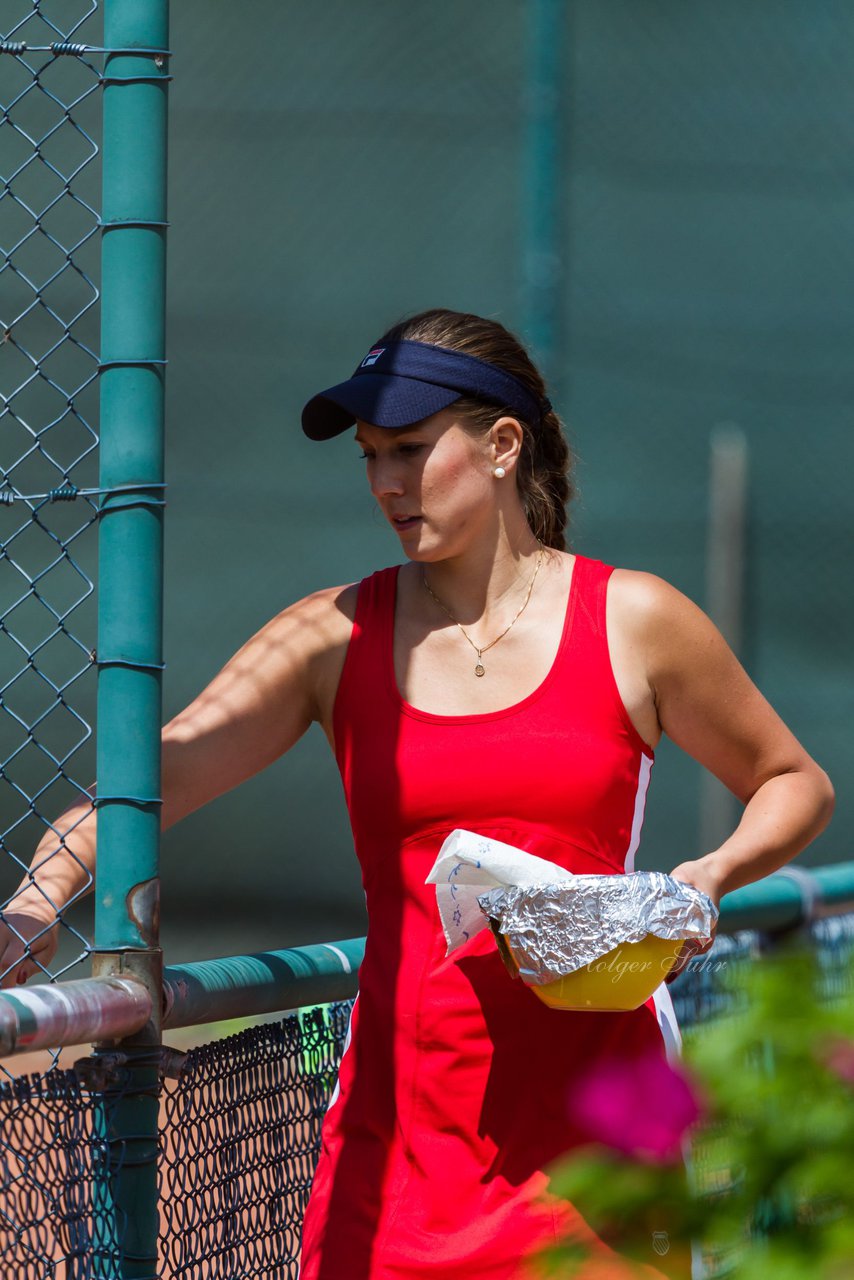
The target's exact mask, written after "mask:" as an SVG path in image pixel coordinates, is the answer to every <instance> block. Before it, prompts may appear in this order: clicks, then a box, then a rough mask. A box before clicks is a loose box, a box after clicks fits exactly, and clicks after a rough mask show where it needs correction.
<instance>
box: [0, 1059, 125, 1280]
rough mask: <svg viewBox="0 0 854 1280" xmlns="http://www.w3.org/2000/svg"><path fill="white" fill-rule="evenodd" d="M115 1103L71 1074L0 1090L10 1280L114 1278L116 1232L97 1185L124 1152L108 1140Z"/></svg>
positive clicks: (1, 1203) (4, 1243) (0, 1225)
mask: <svg viewBox="0 0 854 1280" xmlns="http://www.w3.org/2000/svg"><path fill="white" fill-rule="evenodd" d="M112 1102H113V1099H105V1098H103V1097H102V1096H100V1095H94V1094H92V1093H90V1092H88V1091H87V1090H86V1089H85V1088H84V1086H83V1085H82V1084H81V1083H80V1081H79V1080H78V1078H77V1075H76V1074H75V1073H74V1071H49V1072H47V1073H46V1074H44V1075H42V1076H20V1077H18V1078H17V1079H15V1080H14V1081H12V1082H4V1083H2V1084H0V1119H2V1123H1V1124H0V1251H2V1257H3V1263H4V1267H5V1274H6V1275H8V1276H14V1277H15V1280H48V1277H50V1280H103V1278H104V1277H105V1276H108V1275H117V1274H119V1272H118V1267H119V1265H120V1242H121V1230H120V1224H118V1223H117V1221H116V1218H115V1215H114V1214H113V1213H112V1212H111V1210H110V1209H109V1208H108V1207H107V1204H106V1202H105V1200H104V1198H103V1197H99V1196H98V1194H97V1191H96V1186H97V1184H98V1182H99V1181H103V1179H104V1177H105V1175H106V1173H107V1170H109V1169H110V1162H111V1160H112V1162H113V1165H112V1172H113V1174H114V1175H115V1174H116V1173H117V1172H118V1171H119V1168H120V1165H121V1161H122V1158H123V1154H124V1153H123V1151H122V1150H118V1149H116V1148H115V1146H114V1147H113V1148H112V1149H111V1147H110V1144H109V1141H108V1139H107V1133H108V1130H109V1114H110V1108H111V1105H112Z"/></svg>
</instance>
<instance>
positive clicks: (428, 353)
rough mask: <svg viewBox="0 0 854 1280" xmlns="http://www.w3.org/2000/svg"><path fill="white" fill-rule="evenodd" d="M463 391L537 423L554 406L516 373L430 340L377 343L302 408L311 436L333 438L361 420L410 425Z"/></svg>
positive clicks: (374, 423) (313, 437) (380, 425)
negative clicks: (349, 371)
mask: <svg viewBox="0 0 854 1280" xmlns="http://www.w3.org/2000/svg"><path fill="white" fill-rule="evenodd" d="M460 396H473V397H474V398H475V399H476V400H484V401H485V402H486V403H487V404H495V405H497V406H499V407H500V408H502V409H512V410H514V411H515V412H516V413H518V415H519V417H520V418H523V419H524V421H525V422H528V423H531V424H535V423H537V422H539V421H540V418H541V417H542V416H543V414H544V413H545V412H547V410H548V409H549V408H550V407H551V406H550V405H549V402H548V401H547V400H544V401H539V400H538V399H537V397H536V396H535V395H533V393H532V392H531V391H529V390H528V388H527V387H526V386H525V385H524V383H522V382H520V381H519V379H518V378H514V377H513V375H512V374H510V373H505V372H504V371H503V370H502V369H498V368H496V366H495V365H494V364H488V363H487V362H486V361H485V360H478V359H477V357H476V356H469V355H465V354H464V353H463V352H462V351H451V350H449V349H448V348H447V347H434V346H431V345H430V343H428V342H389V343H387V344H386V346H384V347H382V346H377V347H374V348H373V349H372V350H371V351H369V352H368V354H367V355H366V356H365V358H364V360H362V362H361V364H360V365H359V367H358V368H357V369H356V371H355V373H354V374H353V376H352V377H351V378H348V379H347V381H346V382H339V383H338V384H337V386H334V387H329V389H328V390H327V391H321V392H319V393H318V394H317V395H316V396H312V398H311V400H309V402H308V404H307V405H306V406H305V408H304V409H303V411H302V429H303V431H304V432H305V434H306V435H307V436H308V437H309V438H310V439H311V440H329V439H331V438H332V436H337V435H340V433H341V432H342V431H346V430H347V428H348V427H352V426H353V424H354V423H355V421H356V420H357V419H359V420H360V421H361V422H370V423H372V424H373V425H374V426H377V427H410V426H412V424H413V423H414V422H421V420H422V419H423V418H429V417H430V416H431V415H432V414H434V413H438V412H439V411H440V410H441V409H447V408H448V406H449V405H452V404H453V403H454V401H455V400H459V398H460Z"/></svg>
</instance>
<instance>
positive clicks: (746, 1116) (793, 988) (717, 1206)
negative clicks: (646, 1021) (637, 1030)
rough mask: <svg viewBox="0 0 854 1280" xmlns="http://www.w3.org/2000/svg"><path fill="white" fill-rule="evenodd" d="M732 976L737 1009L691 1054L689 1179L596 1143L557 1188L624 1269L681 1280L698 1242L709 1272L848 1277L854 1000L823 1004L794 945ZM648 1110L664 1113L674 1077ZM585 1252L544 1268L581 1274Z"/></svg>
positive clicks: (571, 1249) (567, 1248)
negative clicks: (693, 1105) (695, 1105)
mask: <svg viewBox="0 0 854 1280" xmlns="http://www.w3.org/2000/svg"><path fill="white" fill-rule="evenodd" d="M737 969H738V972H737V974H736V975H735V976H733V977H730V978H729V979H728V984H729V990H730V994H731V996H732V1001H733V1004H732V1010H731V1011H730V1012H728V1013H727V1014H726V1015H724V1016H722V1017H720V1018H718V1019H716V1020H714V1021H713V1022H710V1023H708V1024H706V1025H704V1026H701V1027H698V1028H696V1029H694V1030H693V1031H692V1032H691V1034H690V1036H689V1038H688V1039H687V1040H686V1042H685V1046H684V1061H685V1074H686V1075H687V1077H688V1079H689V1081H690V1082H691V1084H692V1087H693V1089H694V1091H695V1095H696V1096H697V1098H698V1101H699V1103H700V1106H701V1109H702V1118H701V1120H700V1121H699V1122H698V1124H697V1125H696V1126H695V1127H694V1129H693V1131H692V1133H691V1134H690V1137H689V1136H688V1135H686V1144H687V1143H690V1148H691V1158H690V1161H689V1165H688V1174H687V1177H686V1174H685V1166H684V1165H683V1164H682V1163H681V1162H678V1161H677V1162H676V1163H670V1164H661V1163H654V1162H652V1161H650V1160H649V1159H647V1160H644V1159H643V1158H642V1156H641V1153H638V1154H636V1155H635V1157H634V1158H631V1157H630V1156H627V1155H626V1154H624V1153H622V1152H618V1151H616V1150H615V1149H613V1148H606V1147H604V1146H602V1145H595V1144H594V1145H590V1146H587V1147H584V1148H581V1149H579V1150H577V1151H576V1152H575V1153H574V1154H573V1155H572V1156H571V1157H570V1158H569V1159H568V1160H567V1161H566V1162H565V1163H564V1164H563V1165H561V1166H559V1167H558V1168H556V1170H555V1171H554V1175H553V1179H552V1184H551V1190H552V1191H554V1192H556V1193H557V1194H559V1195H561V1196H563V1197H566V1198H567V1199H568V1200H570V1201H571V1202H572V1203H573V1204H574V1205H576V1206H577V1207H578V1208H580V1210H581V1212H582V1213H583V1215H584V1217H585V1218H586V1219H587V1221H588V1222H589V1223H590V1225H591V1226H592V1227H593V1229H594V1230H595V1231H596V1233H597V1234H598V1235H599V1236H600V1237H601V1238H604V1239H606V1240H607V1241H608V1243H609V1244H611V1246H612V1247H613V1248H614V1249H616V1250H617V1251H618V1252H619V1253H620V1254H621V1255H622V1256H623V1257H625V1258H626V1259H627V1266H628V1268H629V1269H628V1271H627V1275H628V1274H632V1273H633V1266H632V1264H634V1265H640V1264H646V1265H647V1266H649V1265H654V1266H657V1267H658V1268H659V1269H660V1270H661V1272H662V1273H663V1274H666V1275H673V1276H674V1277H676V1276H680V1277H681V1276H683V1275H684V1276H687V1275H688V1271H687V1270H684V1269H680V1268H685V1267H686V1265H687V1264H686V1258H687V1256H688V1254H689V1252H690V1242H691V1241H692V1240H693V1241H694V1242H695V1244H698V1245H699V1246H700V1248H701V1250H702V1255H703V1259H704V1267H705V1270H704V1272H703V1274H704V1275H705V1276H706V1277H709V1278H711V1277H717V1276H721V1277H723V1276H726V1277H728V1280H755V1278H756V1277H757V1276H767V1275H771V1274H773V1275H774V1276H775V1277H776V1280H800V1278H801V1277H803V1276H804V1275H809V1276H810V1277H812V1278H813V1280H843V1277H849V1276H850V1275H851V1274H852V1266H854V1213H853V1212H852V1210H854V1181H852V1179H851V1153H852V1150H854V1002H852V999H851V996H850V993H849V994H848V995H846V997H845V998H844V999H842V1000H840V999H836V1000H834V1001H830V1000H828V999H827V989H826V988H827V983H826V981H825V975H824V974H823V972H822V969H821V967H820V965H819V964H818V962H817V961H816V958H815V954H814V953H813V952H811V951H808V950H806V949H805V948H804V947H803V946H802V945H800V944H799V943H789V944H787V945H786V946H785V947H784V948H782V949H781V950H779V951H778V952H775V953H774V954H773V955H772V956H769V957H767V958H766V959H764V960H763V962H762V963H759V964H755V965H751V966H737ZM677 1073H678V1074H680V1075H681V1074H682V1073H681V1072H677ZM648 1105H649V1107H650V1108H659V1107H660V1108H663V1109H664V1110H665V1111H666V1109H667V1107H668V1090H667V1082H666V1080H664V1079H662V1083H661V1088H660V1090H659V1096H657V1097H650V1098H649V1099H648ZM654 1231H656V1232H657V1234H658V1237H659V1238H658V1248H656V1247H655V1243H654V1241H653V1232H654ZM656 1254H659V1255H660V1256H658V1257H657V1256H656ZM586 1258H587V1253H586V1251H585V1249H584V1248H583V1247H580V1246H573V1245H572V1244H570V1243H566V1244H565V1245H563V1246H561V1247H560V1248H557V1249H555V1250H553V1251H552V1252H551V1253H550V1254H549V1255H548V1256H547V1257H546V1258H545V1259H544V1265H545V1266H546V1274H548V1275H560V1276H561V1277H567V1276H572V1275H576V1274H580V1270H581V1268H582V1267H583V1266H584V1263H585V1259H586ZM628 1260H631V1262H629V1261H628ZM674 1267H675V1269H673V1268H674ZM584 1274H585V1275H587V1274H588V1273H587V1272H584ZM638 1274H639V1275H640V1274H646V1275H648V1274H649V1273H648V1272H642V1271H640V1270H639V1271H638Z"/></svg>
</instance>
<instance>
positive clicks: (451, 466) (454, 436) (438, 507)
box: [356, 406, 498, 561]
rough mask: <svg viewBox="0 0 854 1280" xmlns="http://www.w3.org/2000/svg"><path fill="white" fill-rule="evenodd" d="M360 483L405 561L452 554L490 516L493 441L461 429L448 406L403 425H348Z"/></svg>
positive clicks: (492, 513) (483, 526) (494, 491)
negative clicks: (362, 477) (360, 461)
mask: <svg viewBox="0 0 854 1280" xmlns="http://www.w3.org/2000/svg"><path fill="white" fill-rule="evenodd" d="M356 442H357V444H359V445H361V447H362V452H363V456H364V457H365V459H366V467H367V474H368V484H369V485H370V487H371V492H372V493H373V495H374V497H375V498H376V500H377V504H378V506H379V508H380V510H381V511H382V513H383V515H384V516H385V518H386V519H387V520H388V522H389V524H390V525H391V527H392V528H393V529H394V530H395V532H396V533H397V535H398V537H399V538H400V542H401V546H402V548H403V551H404V553H405V554H406V555H407V556H408V557H409V558H410V560H426V561H430V560H440V559H445V558H446V557H448V556H453V555H456V554H459V553H460V552H461V551H463V550H464V549H465V547H466V546H467V545H469V543H470V542H471V540H472V538H474V537H476V536H477V534H478V533H479V532H481V531H483V530H485V529H487V528H488V527H489V526H490V524H491V523H492V522H493V520H494V517H495V512H496V508H497V500H498V495H497V485H496V481H495V478H494V476H493V474H492V471H493V466H494V461H493V457H492V454H493V452H494V448H493V445H492V444H491V443H490V441H489V440H488V439H483V438H480V437H478V436H475V435H473V434H472V433H471V432H470V431H466V430H465V428H464V427H462V426H461V425H460V421H459V418H458V416H457V415H456V413H455V412H454V409H453V406H452V407H451V408H450V409H443V410H442V411H441V413H436V414H434V415H433V416H432V417H430V418H424V419H423V420H422V421H421V422H416V423H414V424H413V425H412V426H410V427H392V428H390V427H375V426H373V425H371V424H370V423H368V422H358V423H357V424H356Z"/></svg>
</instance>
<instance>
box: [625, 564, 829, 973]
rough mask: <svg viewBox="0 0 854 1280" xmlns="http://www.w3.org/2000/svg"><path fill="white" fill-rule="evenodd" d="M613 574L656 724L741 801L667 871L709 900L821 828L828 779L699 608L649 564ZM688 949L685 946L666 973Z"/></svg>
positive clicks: (769, 866) (760, 872) (774, 863)
mask: <svg viewBox="0 0 854 1280" xmlns="http://www.w3.org/2000/svg"><path fill="white" fill-rule="evenodd" d="M615 577H617V583H616V585H617V591H616V592H615V593H614V596H615V606H614V610H613V612H614V615H615V621H616V622H617V624H618V626H619V627H620V629H621V631H622V632H623V634H626V635H627V636H628V637H629V643H630V646H631V648H632V650H633V652H635V653H636V654H637V655H640V656H639V662H640V663H642V665H643V668H644V674H645V678H646V681H647V684H648V689H649V695H650V697H651V698H652V700H653V703H654V707H655V712H656V716H657V720H658V725H659V726H660V729H661V731H662V732H664V733H666V734H667V736H668V737H669V738H671V739H672V741H673V742H675V743H676V744H677V746H679V747H681V748H682V749H683V750H684V751H686V752H687V753H688V754H689V755H690V756H693V758H694V759H695V760H697V761H699V763H700V764H702V765H703V766H705V768H707V769H708V770H710V772H711V773H713V774H714V775H715V777H717V778H718V779H719V780H720V781H721V782H722V783H723V784H724V785H725V786H726V787H728V788H729V790H730V791H731V792H733V794H734V795H735V796H737V797H738V799H739V800H740V801H741V802H742V804H743V805H744V812H743V814H742V816H741V820H740V821H739V823H738V826H737V827H736V829H735V831H734V832H733V833H732V835H731V836H729V838H728V839H726V840H725V841H724V842H723V843H722V844H721V845H720V846H719V847H718V848H717V849H712V850H709V851H707V852H704V853H702V854H701V855H700V856H699V857H697V858H694V859H691V860H689V861H685V862H681V863H680V864H679V865H678V866H677V867H674V869H673V870H672V872H671V873H670V874H671V875H672V876H674V878H676V879H678V880H682V881H684V882H686V883H688V884H693V885H695V886H696V887H697V888H698V889H701V890H702V891H703V892H704V893H706V894H708V896H709V897H710V898H711V899H712V901H713V902H714V903H715V905H716V906H718V905H719V904H720V900H721V898H722V897H723V895H724V894H726V893H730V892H732V890H733V889H738V888H741V886H742V885H746V884H751V883H752V882H753V881H755V880H759V879H761V878H762V877H763V876H766V875H769V874H770V873H771V872H772V871H776V870H777V869H778V868H779V867H782V866H783V865H785V863H787V862H789V861H790V860H791V859H792V858H794V857H795V855H796V854H798V853H799V852H800V851H801V850H802V849H803V848H804V847H805V846H806V845H807V844H809V842H810V841H811V840H814V839H815V837H816V836H817V835H819V834H820V832H821V831H823V830H824V828H825V827H826V826H827V824H828V822H829V821H830V818H831V815H832V813H833V804H834V794H833V787H832V785H831V783H830V779H829V778H828V776H827V774H826V773H825V772H824V770H823V769H822V768H821V767H820V766H819V765H818V764H817V763H816V762H815V760H813V759H812V757H811V756H810V755H809V754H808V752H807V751H806V750H805V749H804V748H803V747H802V746H801V744H800V743H799V742H798V740H797V738H795V736H794V734H793V733H792V732H791V731H790V730H789V729H788V728H787V726H786V725H785V724H784V723H783V721H782V720H781V719H780V717H779V716H778V715H777V713H776V711H774V709H773V707H771V705H770V704H769V703H768V702H767V700H766V699H765V698H764V697H763V695H762V694H761V693H760V692H759V690H758V689H757V688H756V686H755V685H754V684H753V682H752V680H751V679H750V677H749V676H748V675H747V673H746V671H745V670H744V668H743V667H742V666H741V664H740V663H739V661H738V659H737V658H736V657H735V654H734V653H733V652H732V650H731V649H730V648H729V646H728V645H727V643H726V641H725V640H724V638H723V636H722V635H721V634H720V632H719V631H718V629H717V628H716V627H715V626H714V624H713V623H712V622H711V621H710V619H709V618H708V617H707V616H706V615H705V614H704V613H703V611H702V610H701V609H699V608H698V607H697V606H696V605H695V604H693V603H692V602H691V601H690V600H689V599H687V597H685V596H684V595H682V594H681V592H679V591H677V590H676V589H675V588H674V587H671V586H669V585H668V584H667V583H666V582H663V581H662V580H661V579H660V578H656V577H653V576H652V575H651V574H644V573H631V572H627V571H624V570H618V571H617V574H615ZM610 616H611V611H610V601H609V617H610ZM686 952H687V954H686ZM691 954H696V951H695V950H693V949H689V948H686V950H685V952H683V956H682V960H681V962H680V965H679V966H678V968H677V969H676V970H675V971H674V972H673V974H672V975H671V976H672V977H675V976H676V973H678V972H680V971H681V969H682V968H684V966H685V964H686V963H687V961H688V959H690V955H691Z"/></svg>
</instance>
